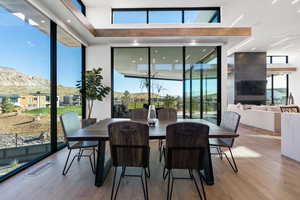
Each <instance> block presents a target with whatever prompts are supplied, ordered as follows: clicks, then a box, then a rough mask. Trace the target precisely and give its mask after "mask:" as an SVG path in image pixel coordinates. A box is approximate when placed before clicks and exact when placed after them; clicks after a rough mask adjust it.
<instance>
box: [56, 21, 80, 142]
mask: <svg viewBox="0 0 300 200" xmlns="http://www.w3.org/2000/svg"><path fill="white" fill-rule="evenodd" d="M57 39H58V41H57V84H58V86H57V95H58V97H57V114H58V116H60V115H61V114H63V113H65V112H76V113H77V114H78V116H79V117H80V118H81V112H82V106H81V96H80V93H79V89H77V88H76V83H77V81H81V69H82V66H81V64H82V63H81V59H82V58H81V43H80V42H78V41H77V40H75V39H74V38H73V37H72V36H71V35H70V34H68V33H67V32H65V31H64V30H63V29H62V28H60V27H59V26H58V27H57ZM58 119H59V118H58ZM62 144H64V134H63V130H62V126H61V123H60V121H58V124H57V145H58V146H60V145H62Z"/></svg>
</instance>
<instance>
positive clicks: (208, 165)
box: [200, 148, 214, 185]
mask: <svg viewBox="0 0 300 200" xmlns="http://www.w3.org/2000/svg"><path fill="white" fill-rule="evenodd" d="M200 173H201V172H200ZM202 175H203V176H204V181H205V182H206V184H207V185H213V184H214V172H213V167H212V162H211V154H210V148H207V150H206V152H205V156H204V171H203V173H202Z"/></svg>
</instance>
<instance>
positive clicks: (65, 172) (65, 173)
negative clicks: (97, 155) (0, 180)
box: [63, 149, 78, 176]
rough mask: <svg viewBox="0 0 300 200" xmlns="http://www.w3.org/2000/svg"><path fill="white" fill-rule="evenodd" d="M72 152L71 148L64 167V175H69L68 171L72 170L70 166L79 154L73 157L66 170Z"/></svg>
mask: <svg viewBox="0 0 300 200" xmlns="http://www.w3.org/2000/svg"><path fill="white" fill-rule="evenodd" d="M70 154H71V149H70V151H69V155H68V158H67V161H66V163H65V167H64V169H63V175H64V176H65V175H67V173H68V172H69V170H70V168H71V166H72V164H73V162H74V160H75V158H76V156H78V155H75V156H74V157H73V159H72V161H71V163H70V164H69V166H68V168H67V170H66V167H67V163H68V160H69V156H70Z"/></svg>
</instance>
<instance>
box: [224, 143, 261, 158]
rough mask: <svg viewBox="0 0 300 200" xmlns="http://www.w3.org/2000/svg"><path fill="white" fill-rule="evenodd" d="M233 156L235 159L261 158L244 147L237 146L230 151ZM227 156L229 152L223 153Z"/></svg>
mask: <svg viewBox="0 0 300 200" xmlns="http://www.w3.org/2000/svg"><path fill="white" fill-rule="evenodd" d="M231 151H232V153H233V156H234V157H235V158H259V157H262V155H261V154H259V153H257V152H256V151H253V150H251V149H249V148H247V147H245V146H238V147H234V148H232V149H231ZM225 153H226V154H227V155H230V152H229V151H225Z"/></svg>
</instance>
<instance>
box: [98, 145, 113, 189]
mask: <svg viewBox="0 0 300 200" xmlns="http://www.w3.org/2000/svg"><path fill="white" fill-rule="evenodd" d="M105 143H106V142H105V141H98V156H97V165H96V174H95V176H96V177H95V186H97V187H100V186H102V185H103V183H104V181H105V178H106V176H107V175H108V173H109V170H110V168H111V166H112V162H111V159H110V158H109V159H105V147H106V145H105Z"/></svg>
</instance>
